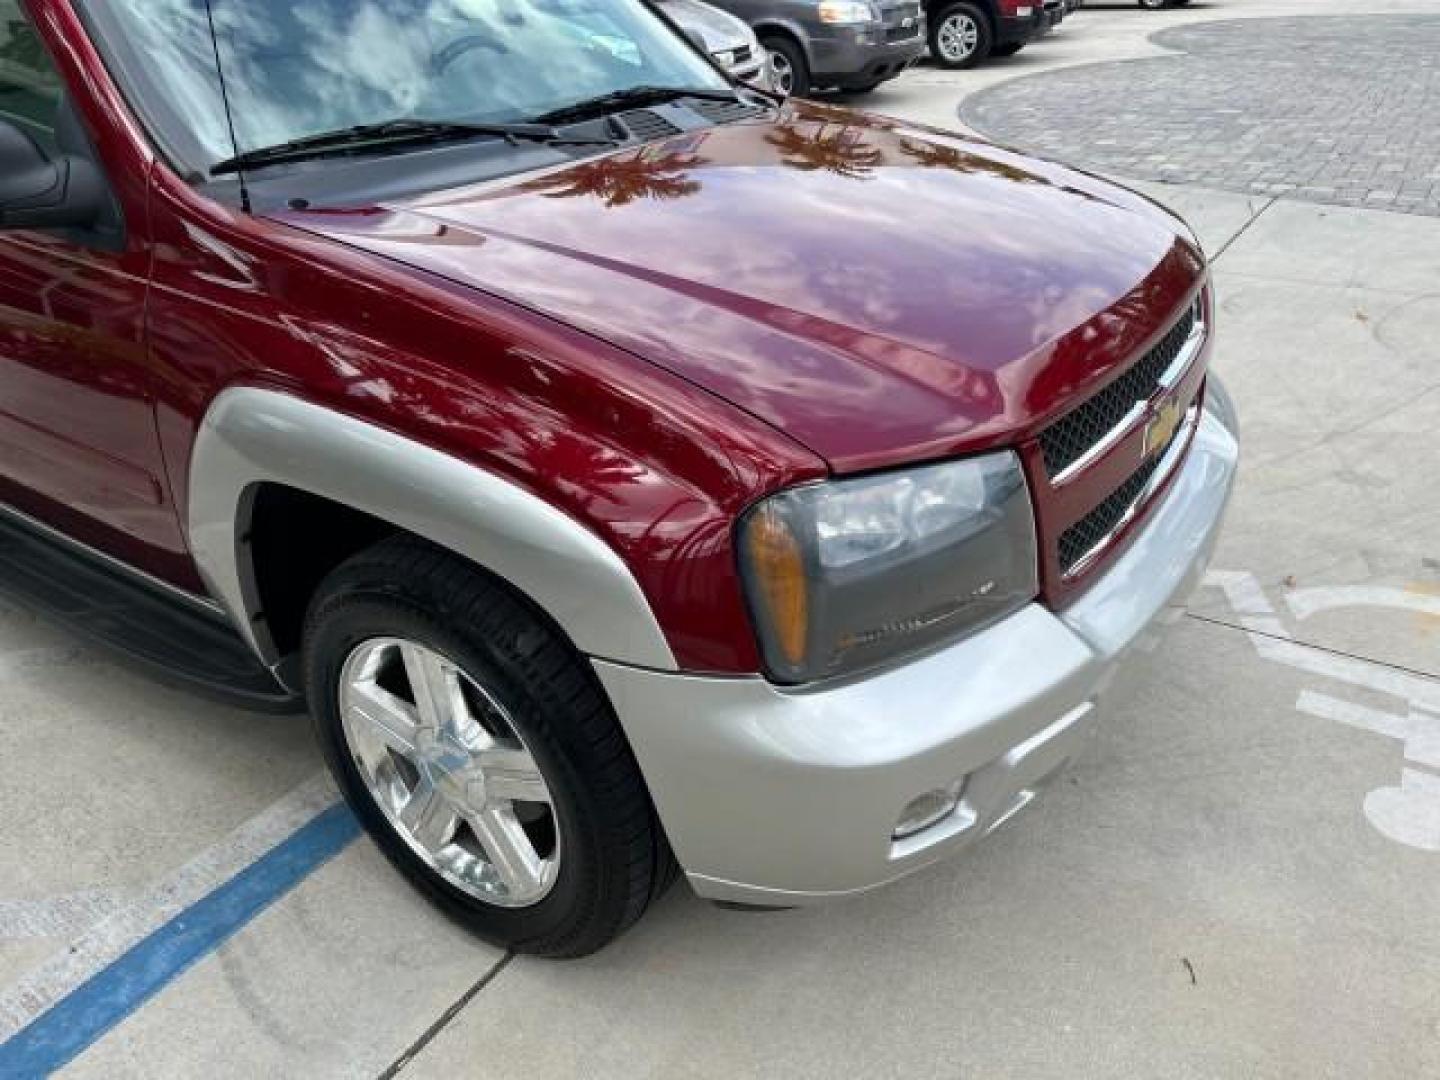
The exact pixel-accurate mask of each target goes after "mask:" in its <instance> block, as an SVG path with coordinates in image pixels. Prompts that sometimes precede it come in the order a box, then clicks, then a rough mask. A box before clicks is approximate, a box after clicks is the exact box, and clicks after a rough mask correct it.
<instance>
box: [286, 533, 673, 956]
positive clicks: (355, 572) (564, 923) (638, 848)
mask: <svg viewBox="0 0 1440 1080" xmlns="http://www.w3.org/2000/svg"><path fill="white" fill-rule="evenodd" d="M380 637H401V638H405V639H409V640H413V641H415V642H417V643H419V644H421V645H424V646H426V647H428V648H430V649H432V650H434V651H436V652H438V653H441V654H442V655H444V656H445V657H446V658H448V659H449V660H451V661H453V662H454V663H455V664H456V665H458V667H459V668H460V669H461V670H462V671H464V672H465V674H466V675H468V676H469V677H470V678H472V679H474V680H475V681H476V682H477V683H478V684H480V685H482V686H484V687H485V689H486V692H487V693H489V694H490V695H491V696H492V697H493V698H494V699H495V700H496V701H498V702H499V703H500V704H501V705H502V706H503V707H504V709H505V710H506V711H507V712H508V713H509V715H510V718H511V720H512V721H513V724H514V728H515V730H516V732H517V733H518V734H519V735H520V736H521V737H522V739H523V741H524V744H525V745H526V746H527V747H528V748H529V750H530V752H531V753H532V754H533V756H534V760H535V763H536V764H537V765H538V766H539V768H540V771H541V773H542V774H543V776H544V779H545V782H546V784H547V786H548V787H549V790H550V794H551V796H552V798H553V812H554V814H555V819H556V821H557V822H558V824H559V833H560V837H561V838H562V839H560V840H558V841H557V844H558V845H560V848H559V850H560V854H561V857H560V859H559V864H558V869H557V871H556V877H555V881H554V884H553V885H552V886H551V888H550V891H549V892H548V893H547V894H546V895H545V896H544V898H543V899H541V900H539V901H538V902H537V903H535V904H533V905H532V906H529V907H518V908H507V907H501V906H497V905H495V904H491V903H487V902H485V901H484V900H482V899H479V898H477V897H475V896H472V895H470V894H469V893H467V892H465V891H464V890H462V889H460V888H459V887H457V886H456V885H454V884H452V883H451V882H450V881H447V880H446V879H445V878H444V877H443V876H442V875H441V874H440V873H439V872H438V871H436V870H434V869H432V868H431V867H430V866H429V865H427V864H426V863H425V862H424V861H422V860H421V858H420V857H419V856H417V855H416V854H415V852H414V851H412V850H411V848H410V847H409V846H408V845H407V844H406V842H405V841H404V840H403V839H402V838H401V836H400V835H399V834H398V833H397V832H396V831H395V827H394V826H392V825H391V824H390V822H389V821H388V820H387V819H386V817H385V815H384V814H383V813H382V812H381V810H380V808H379V807H378V806H377V804H376V802H375V800H374V798H372V796H371V795H370V792H369V790H368V788H367V787H366V785H365V781H364V780H363V778H362V777H361V775H360V773H359V771H358V770H357V768H356V765H355V761H354V758H353V755H352V752H351V749H350V747H349V746H348V743H347V741H346V736H345V733H344V728H343V726H342V723H341V718H340V708H339V682H340V673H341V670H342V668H343V666H344V663H345V660H346V658H347V657H348V656H350V655H351V653H352V651H353V650H354V649H355V648H356V647H357V646H358V645H360V644H361V643H362V642H366V641H371V640H374V639H376V638H380ZM303 664H304V673H305V688H306V692H307V694H308V695H309V701H310V708H311V713H312V715H313V717H314V722H315V733H316V737H317V739H318V741H319V743H320V747H321V750H322V751H323V753H324V756H325V760H326V762H327V764H328V765H329V767H330V770H331V772H332V773H333V774H334V776H335V779H336V781H337V783H338V784H339V786H340V790H341V791H342V792H343V793H344V795H345V798H346V800H347V801H348V802H349V804H350V806H351V808H352V809H353V810H354V811H355V814H356V816H357V817H359V819H360V821H361V822H362V823H363V824H364V826H365V828H366V829H367V830H368V832H369V833H370V835H371V837H373V838H374V840H375V842H376V843H377V844H378V845H379V847H380V849H381V851H383V852H384V853H385V855H386V857H387V858H388V859H389V860H390V861H391V863H393V864H394V865H395V867H396V868H397V869H399V870H400V871H401V872H402V873H403V874H404V875H405V876H406V877H408V878H409V879H410V880H411V881H412V882H413V883H414V884H415V885H416V886H417V887H418V888H419V889H420V891H421V892H422V893H424V894H425V895H426V896H428V897H429V898H431V899H432V900H433V901H435V902H436V903H437V904H438V905H439V906H440V907H441V908H442V909H444V910H445V911H447V912H449V913H450V914H452V915H454V916H456V917H458V918H459V919H460V920H461V921H462V922H464V923H465V924H466V925H467V926H468V927H470V928H471V929H472V930H474V931H475V932H476V933H477V934H478V935H479V936H481V937H483V938H485V939H486V940H488V941H490V942H493V943H494V944H496V945H499V946H501V947H502V948H508V949H514V950H516V951H517V952H526V953H534V954H538V955H543V956H553V957H574V956H583V955H585V954H587V953H590V952H593V951H595V950H596V949H598V948H600V947H601V946H602V945H604V944H606V943H607V942H608V941H610V940H611V939H613V938H614V937H615V936H617V935H618V934H620V933H621V932H623V931H624V930H625V929H627V928H628V927H629V926H631V925H632V924H633V923H634V922H635V921H636V920H637V919H638V918H639V917H640V916H641V915H642V914H643V913H644V911H645V909H646V908H647V907H648V906H649V904H650V903H651V901H652V900H654V899H655V898H656V897H658V896H659V895H660V893H661V892H662V891H663V890H664V888H665V887H666V886H668V885H669V884H670V882H671V881H673V880H674V878H675V876H676V873H677V870H678V868H677V867H676V866H675V862H674V858H673V856H672V855H671V854H670V849H669V846H668V844H667V843H666V840H665V836H664V832H663V830H662V829H661V827H660V824H659V821H658V820H657V818H656V816H655V812H654V808H653V806H652V804H651V802H650V798H649V794H648V792H647V790H646V787H645V783H644V780H643V779H642V777H641V775H640V769H639V766H638V765H637V764H636V762H635V759H634V756H633V754H632V753H631V751H630V747H629V744H628V743H627V742H626V740H625V737H624V734H623V733H622V732H621V729H620V725H619V722H618V720H617V719H616V717H615V714H614V711H613V709H612V708H611V706H610V703H609V700H608V699H607V698H606V696H605V694H604V692H603V690H602V689H601V687H600V686H599V683H598V682H597V680H596V677H595V674H594V672H593V671H592V670H590V668H589V667H588V665H586V664H585V663H584V662H583V661H582V659H581V658H580V656H579V655H578V653H576V651H575V650H574V648H573V647H572V646H571V645H570V644H569V643H568V642H567V641H566V640H565V639H564V637H563V636H562V634H561V633H560V631H559V630H558V629H557V628H556V627H554V626H553V625H551V623H550V622H549V620H548V619H547V618H546V617H545V616H544V615H543V614H542V613H541V612H540V611H538V609H536V608H534V607H533V606H531V605H530V604H529V603H528V601H526V600H525V599H524V598H522V597H520V596H519V595H518V594H516V593H515V592H514V591H512V590H511V589H510V588H509V587H508V586H507V585H505V584H503V583H501V582H499V581H497V580H496V579H494V578H493V577H491V576H489V575H487V574H485V573H484V572H482V571H480V570H478V569H477V568H475V567H474V566H473V565H472V564H470V563H468V562H466V561H465V560H463V559H461V558H459V557H458V556H455V555H453V554H451V553H449V552H446V551H444V550H442V549H439V548H436V547H434V546H433V545H430V544H427V543H425V542H423V541H420V540H417V539H413V538H410V537H396V538H393V539H390V540H386V541H384V542H382V543H380V544H378V545H376V546H375V547H373V548H370V549H369V550H367V551H365V552H362V553H361V554H359V555H357V556H355V557H354V558H352V559H350V560H349V561H348V562H346V563H344V564H343V565H341V566H340V567H339V568H338V569H336V570H335V571H334V572H332V573H331V574H330V575H329V577H327V578H326V580H325V581H324V582H323V583H322V584H321V586H320V588H319V590H318V591H317V593H316V595H315V597H314V599H313V601H312V602H311V605H310V611H309V614H308V616H307V618H306V624H305V638H304V653H303Z"/></svg>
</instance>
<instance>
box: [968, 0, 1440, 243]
mask: <svg viewBox="0 0 1440 1080" xmlns="http://www.w3.org/2000/svg"><path fill="white" fill-rule="evenodd" d="M1083 19H1084V16H1083V14H1082V15H1081V16H1080V20H1081V23H1082V25H1081V26H1080V29H1083ZM1154 40H1155V41H1156V42H1157V43H1158V44H1160V45H1164V46H1166V47H1167V48H1171V49H1176V50H1179V53H1178V54H1177V55H1175V56H1167V57H1157V58H1153V59H1145V60H1129V61H1121V62H1117V63H1103V64H1095V65H1091V66H1087V67H1081V68H1070V69H1066V70H1062V71H1057V72H1052V73H1048V74H1044V75H1036V76H1033V77H1030V78H1022V79H1016V80H1012V81H1010V82H1006V83H1002V84H1000V85H999V86H997V87H995V88H994V89H991V90H987V91H982V92H981V93H979V94H977V95H975V96H974V97H973V98H971V99H970V100H969V101H968V102H967V103H966V105H965V106H964V109H963V111H962V115H963V118H964V120H965V122H966V123H967V124H969V125H970V126H971V127H973V128H975V129H976V130H978V131H981V132H984V133H986V134H988V135H990V136H992V137H994V138H996V139H999V140H1002V141H1004V142H1007V143H1011V144H1015V145H1019V146H1022V147H1025V148H1026V149H1029V150H1033V151H1035V152H1037V153H1040V154H1045V155H1049V156H1053V157H1057V158H1060V159H1063V160H1066V161H1070V162H1074V163H1076V164H1085V165H1089V166H1091V167H1094V168H1098V169H1100V170H1103V171H1105V172H1113V173H1119V174H1122V175H1129V176H1134V177H1137V178H1141V179H1147V180H1162V181H1171V182H1175V183H1185V184H1197V185H1200V186H1203V187H1212V188H1219V189H1221V190H1228V191H1242V192H1247V193H1253V194H1261V195H1284V196H1286V197H1289V198H1297V199H1306V200H1310V201H1314V202H1329V203H1340V204H1344V205H1347V206H1367V207H1376V208H1381V209H1387V210H1399V211H1403V212H1406V213H1412V214H1428V215H1433V216H1437V217H1440V15H1437V16H1369V17H1364V16H1353V17H1352V16H1340V17H1330V16H1317V17H1313V18H1288V19H1252V20H1243V21H1226V22H1214V23H1203V24H1199V25H1194V26H1187V27H1177V28H1175V29H1171V30H1166V31H1162V32H1161V33H1159V34H1157V35H1156V36H1155V38H1154Z"/></svg>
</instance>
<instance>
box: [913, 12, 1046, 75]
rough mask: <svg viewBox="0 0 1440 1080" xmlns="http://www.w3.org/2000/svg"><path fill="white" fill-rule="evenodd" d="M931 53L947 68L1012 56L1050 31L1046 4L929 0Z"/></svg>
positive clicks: (972, 64) (969, 65)
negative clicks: (991, 58) (1044, 32)
mask: <svg viewBox="0 0 1440 1080" xmlns="http://www.w3.org/2000/svg"><path fill="white" fill-rule="evenodd" d="M925 13H926V16H927V19H928V21H929V24H930V53H931V55H932V56H934V57H935V62H936V63H937V64H939V65H940V66H941V67H944V68H969V67H974V66H975V65H976V64H979V63H983V62H984V61H985V60H986V59H987V58H989V57H991V56H1013V55H1015V53H1017V52H1019V51H1020V50H1021V49H1023V48H1024V47H1025V43H1026V42H1028V41H1029V40H1030V39H1031V38H1032V37H1034V36H1036V35H1037V34H1040V33H1042V32H1043V31H1044V30H1045V29H1048V20H1047V18H1046V15H1045V5H1044V0H926V12H925Z"/></svg>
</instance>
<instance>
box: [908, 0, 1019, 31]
mask: <svg viewBox="0 0 1440 1080" xmlns="http://www.w3.org/2000/svg"><path fill="white" fill-rule="evenodd" d="M960 2H961V0H924V6H925V18H926V19H927V20H929V19H931V18H933V17H935V16H937V15H939V14H940V13H941V12H942V11H944V10H945V9H946V8H948V7H954V6H955V5H956V4H957V3H960ZM964 2H965V3H967V4H969V5H970V6H971V7H974V8H978V9H979V11H980V14H982V15H984V16H985V18H986V20H987V21H988V22H989V23H990V33H991V34H994V33H995V32H996V31H997V30H998V29H999V26H1000V9H999V8H998V7H997V6H996V3H995V0H964ZM1035 2H1036V3H1041V2H1042V0H1035Z"/></svg>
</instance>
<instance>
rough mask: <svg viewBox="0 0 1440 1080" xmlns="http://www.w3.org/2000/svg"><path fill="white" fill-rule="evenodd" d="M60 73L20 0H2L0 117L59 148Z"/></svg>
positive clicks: (49, 149) (49, 148)
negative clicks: (57, 135)
mask: <svg viewBox="0 0 1440 1080" xmlns="http://www.w3.org/2000/svg"><path fill="white" fill-rule="evenodd" d="M60 86H61V84H60V74H59V72H57V71H56V70H55V65H54V64H53V63H52V62H51V60H50V54H49V53H47V52H46V51H45V46H44V44H43V43H42V42H41V40H40V36H39V35H38V34H37V33H36V32H35V28H34V27H33V26H32V25H31V23H30V20H29V18H28V17H27V16H26V15H25V12H24V11H22V10H21V8H20V2H19V0H0V120H8V121H9V122H10V123H12V124H15V125H16V126H17V127H19V128H20V129H21V130H22V131H24V132H25V133H26V134H27V135H29V136H30V137H31V138H32V139H34V140H35V141H36V142H37V143H39V144H40V146H41V147H43V148H44V150H45V152H46V153H48V154H54V153H55V152H56V146H55V118H56V116H57V114H58V113H59V106H60V96H61V89H60Z"/></svg>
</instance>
